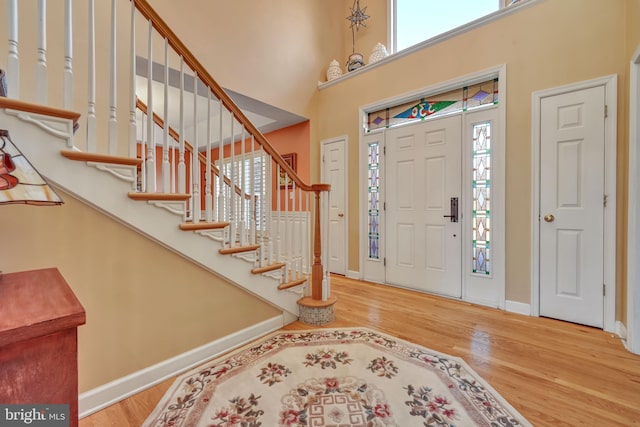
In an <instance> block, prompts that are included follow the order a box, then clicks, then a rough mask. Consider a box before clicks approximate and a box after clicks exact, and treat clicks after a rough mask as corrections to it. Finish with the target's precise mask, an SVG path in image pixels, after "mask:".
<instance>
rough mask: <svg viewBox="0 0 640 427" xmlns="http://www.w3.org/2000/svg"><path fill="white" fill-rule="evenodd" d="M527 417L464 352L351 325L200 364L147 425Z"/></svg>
mask: <svg viewBox="0 0 640 427" xmlns="http://www.w3.org/2000/svg"><path fill="white" fill-rule="evenodd" d="M530 425H531V424H530V423H529V422H528V421H527V420H526V419H524V418H523V417H522V415H520V414H519V413H518V412H517V411H516V410H515V409H514V408H513V407H511V405H509V404H508V403H507V402H506V401H505V400H504V399H503V398H502V397H501V396H500V395H498V393H497V392H496V391H495V390H493V388H491V386H490V385H488V384H487V383H486V382H485V381H484V380H482V378H480V377H479V376H478V375H477V374H476V373H474V372H473V371H472V370H471V368H469V366H467V364H466V363H465V362H464V361H463V360H462V359H459V358H456V357H452V356H448V355H446V354H442V353H437V352H435V351H433V350H430V349H428V348H424V347H421V346H418V345H416V344H412V343H409V342H407V341H403V340H400V339H398V338H395V337H392V336H388V335H385V334H382V333H379V332H375V331H373V330H369V329H365V328H349V329H316V330H309V331H286V332H282V331H281V332H277V333H274V334H271V335H269V336H267V337H266V338H262V339H260V340H259V341H257V342H255V343H253V344H250V345H248V346H245V347H243V348H241V349H239V350H236V351H235V352H233V353H232V354H231V355H227V356H224V357H223V358H220V359H218V360H216V361H212V362H210V363H207V364H205V365H203V366H201V367H200V368H197V369H194V370H192V371H190V372H188V373H186V374H184V375H182V376H181V377H179V378H178V379H177V380H176V382H175V383H174V384H173V386H172V387H171V389H170V390H169V391H168V392H167V393H166V394H165V396H164V397H163V399H162V401H161V402H160V403H159V405H158V406H157V407H156V409H155V410H154V411H153V412H152V414H151V415H150V416H149V418H148V419H147V420H146V421H145V423H144V424H143V427H165V426H176V427H177V426H184V427H186V426H189V427H191V426H206V427H232V426H238V427H258V426H262V427H276V426H292V427H301V426H308V427H348V426H362V427H369V426H371V427H373V426H379V427H382V426H385V427H386V426H397V427H410V426H446V427H454V426H455V427H461V426H491V427H494V426H495V427H498V426H501V427H506V426H530Z"/></svg>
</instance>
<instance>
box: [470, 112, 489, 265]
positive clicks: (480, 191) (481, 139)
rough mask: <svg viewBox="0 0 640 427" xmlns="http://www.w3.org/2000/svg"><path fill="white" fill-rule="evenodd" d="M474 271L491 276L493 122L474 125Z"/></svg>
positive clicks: (472, 191) (472, 192) (472, 220)
mask: <svg viewBox="0 0 640 427" xmlns="http://www.w3.org/2000/svg"><path fill="white" fill-rule="evenodd" d="M472 135H473V141H472V144H473V151H472V152H473V161H472V165H473V173H472V177H473V181H472V184H471V185H472V190H471V194H472V197H473V205H472V219H471V222H472V227H473V230H472V239H473V240H472V243H471V244H472V251H471V253H472V257H473V259H472V271H473V273H475V274H482V275H491V122H485V123H476V124H474V125H473V134H472Z"/></svg>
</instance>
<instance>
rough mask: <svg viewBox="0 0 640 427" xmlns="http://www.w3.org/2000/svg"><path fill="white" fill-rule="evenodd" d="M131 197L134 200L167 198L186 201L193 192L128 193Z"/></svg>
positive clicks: (167, 199)
mask: <svg viewBox="0 0 640 427" xmlns="http://www.w3.org/2000/svg"><path fill="white" fill-rule="evenodd" d="M128 196H129V198H131V199H133V200H165V201H178V202H180V201H184V200H189V199H190V198H191V194H181V193H137V192H130V193H128Z"/></svg>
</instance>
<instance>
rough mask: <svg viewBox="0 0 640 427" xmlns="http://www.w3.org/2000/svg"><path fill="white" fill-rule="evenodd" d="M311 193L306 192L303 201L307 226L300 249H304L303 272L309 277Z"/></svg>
mask: <svg viewBox="0 0 640 427" xmlns="http://www.w3.org/2000/svg"><path fill="white" fill-rule="evenodd" d="M310 201H311V192H309V191H308V192H307V197H306V200H305V208H306V213H307V214H306V218H305V219H306V221H307V225H306V227H305V232H304V241H303V242H302V245H303V246H302V247H303V248H304V252H303V254H304V260H303V267H302V268H303V270H304V272H305V273H306V274H307V275H309V274H310V273H311V224H312V221H311V204H310Z"/></svg>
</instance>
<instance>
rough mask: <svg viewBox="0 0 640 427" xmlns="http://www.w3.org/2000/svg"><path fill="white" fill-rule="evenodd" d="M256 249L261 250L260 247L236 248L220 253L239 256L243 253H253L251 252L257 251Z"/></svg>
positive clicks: (221, 250) (226, 249) (223, 250)
mask: <svg viewBox="0 0 640 427" xmlns="http://www.w3.org/2000/svg"><path fill="white" fill-rule="evenodd" d="M256 249H260V245H247V246H235V247H233V248H223V249H220V250H219V251H218V252H219V253H221V254H223V255H228V254H238V253H242V252H251V251H255V250H256Z"/></svg>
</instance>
